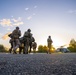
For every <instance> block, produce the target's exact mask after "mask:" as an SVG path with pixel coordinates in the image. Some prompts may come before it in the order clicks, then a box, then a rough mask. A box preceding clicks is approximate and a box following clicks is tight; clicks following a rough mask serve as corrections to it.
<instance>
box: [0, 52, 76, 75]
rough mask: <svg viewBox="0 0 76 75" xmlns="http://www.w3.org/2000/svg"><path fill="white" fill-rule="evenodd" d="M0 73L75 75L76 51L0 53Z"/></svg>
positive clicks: (2, 74) (11, 74)
mask: <svg viewBox="0 0 76 75" xmlns="http://www.w3.org/2000/svg"><path fill="white" fill-rule="evenodd" d="M0 75H76V53H63V54H62V53H61V54H60V53H53V54H26V55H24V54H5V53H3V54H2V53H1V54H0Z"/></svg>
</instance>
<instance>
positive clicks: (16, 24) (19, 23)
mask: <svg viewBox="0 0 76 75" xmlns="http://www.w3.org/2000/svg"><path fill="white" fill-rule="evenodd" d="M22 24H23V22H17V23H14V24H13V25H15V26H19V25H22Z"/></svg>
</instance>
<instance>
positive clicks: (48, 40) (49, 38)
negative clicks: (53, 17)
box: [47, 36, 53, 53]
mask: <svg viewBox="0 0 76 75" xmlns="http://www.w3.org/2000/svg"><path fill="white" fill-rule="evenodd" d="M52 42H53V41H52V39H51V36H49V37H48V39H47V46H48V53H51V52H50V50H51V46H52Z"/></svg>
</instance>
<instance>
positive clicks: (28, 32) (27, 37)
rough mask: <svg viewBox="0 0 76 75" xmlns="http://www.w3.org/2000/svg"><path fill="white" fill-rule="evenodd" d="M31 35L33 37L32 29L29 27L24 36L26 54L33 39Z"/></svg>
mask: <svg viewBox="0 0 76 75" xmlns="http://www.w3.org/2000/svg"><path fill="white" fill-rule="evenodd" d="M31 37H32V33H31V32H30V30H29V29H28V30H27V31H26V32H25V33H24V36H23V39H24V47H25V48H24V52H23V53H24V54H28V48H29V44H30V41H31Z"/></svg>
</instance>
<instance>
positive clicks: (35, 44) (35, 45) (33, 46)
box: [32, 41, 37, 53]
mask: <svg viewBox="0 0 76 75" xmlns="http://www.w3.org/2000/svg"><path fill="white" fill-rule="evenodd" d="M32 48H33V52H34V53H36V48H37V43H36V42H35V41H34V42H33V43H32Z"/></svg>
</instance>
